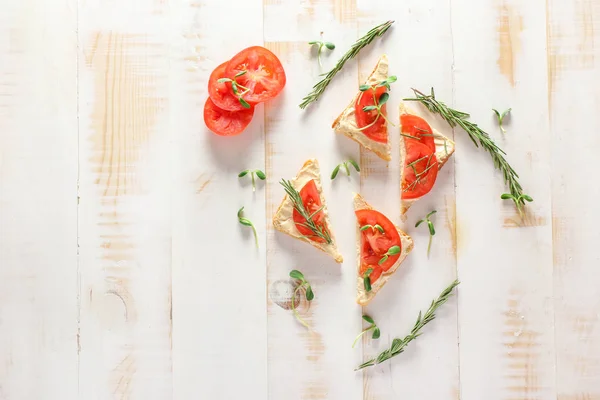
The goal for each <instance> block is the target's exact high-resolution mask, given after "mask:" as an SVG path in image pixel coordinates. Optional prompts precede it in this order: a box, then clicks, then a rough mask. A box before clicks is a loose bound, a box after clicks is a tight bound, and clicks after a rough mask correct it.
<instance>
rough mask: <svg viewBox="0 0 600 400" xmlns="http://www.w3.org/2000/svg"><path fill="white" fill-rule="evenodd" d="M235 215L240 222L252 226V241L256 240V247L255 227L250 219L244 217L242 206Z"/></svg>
mask: <svg viewBox="0 0 600 400" xmlns="http://www.w3.org/2000/svg"><path fill="white" fill-rule="evenodd" d="M237 217H238V221H239V223H240V224H242V225H244V226H249V227H250V228H252V232H253V233H254V241H255V242H256V248H258V234H257V233H256V228H255V227H254V224H253V223H252V221H250V220H249V219H248V218H245V217H244V207H242V208H240V209H239V210H238V212H237Z"/></svg>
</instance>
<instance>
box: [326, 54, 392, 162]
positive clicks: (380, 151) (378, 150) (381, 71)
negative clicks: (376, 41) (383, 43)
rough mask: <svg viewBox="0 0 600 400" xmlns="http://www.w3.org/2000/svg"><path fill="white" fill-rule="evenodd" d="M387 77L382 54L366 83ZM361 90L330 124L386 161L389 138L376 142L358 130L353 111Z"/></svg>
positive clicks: (384, 57) (389, 153)
mask: <svg viewBox="0 0 600 400" xmlns="http://www.w3.org/2000/svg"><path fill="white" fill-rule="evenodd" d="M387 77H388V58H387V56H386V55H385V54H384V55H382V56H381V57H380V58H379V61H377V65H375V68H374V69H373V72H371V75H369V77H368V78H367V80H366V82H365V84H366V85H374V84H376V83H378V82H381V81H382V80H384V79H386V78H387ZM360 93H361V92H358V93H357V94H356V96H354V98H353V99H352V101H351V102H350V104H348V106H347V107H346V108H345V109H344V111H342V113H341V114H340V115H339V116H338V117H337V118H336V120H335V121H334V122H333V125H332V126H331V127H332V128H333V129H334V131H335V132H336V133H341V134H344V135H346V136H347V137H349V138H350V139H352V140H354V141H355V142H357V143H359V144H360V145H361V146H363V147H364V148H365V149H368V150H370V151H372V152H374V153H375V154H377V155H378V156H379V157H381V158H383V159H384V160H386V161H390V160H391V159H392V153H391V146H390V142H389V140H388V141H387V143H381V142H376V141H374V140H372V139H370V138H369V137H368V136H366V135H365V134H364V133H363V132H362V131H360V130H359V128H358V125H357V124H356V117H355V113H354V105H355V104H356V100H357V99H358V96H359V95H360ZM383 126H384V129H385V133H386V135H387V133H388V132H387V124H384V125H383Z"/></svg>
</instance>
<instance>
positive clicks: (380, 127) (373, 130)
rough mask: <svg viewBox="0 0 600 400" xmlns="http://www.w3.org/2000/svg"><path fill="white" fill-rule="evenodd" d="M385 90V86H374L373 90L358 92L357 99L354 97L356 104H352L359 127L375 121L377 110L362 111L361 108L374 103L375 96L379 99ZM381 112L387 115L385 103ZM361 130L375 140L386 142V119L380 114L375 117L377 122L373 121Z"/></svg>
mask: <svg viewBox="0 0 600 400" xmlns="http://www.w3.org/2000/svg"><path fill="white" fill-rule="evenodd" d="M386 91H387V90H386V88H385V87H384V86H381V87H378V88H375V90H373V89H369V90H366V91H364V92H361V93H360V95H359V96H358V99H356V104H355V105H354V113H355V115H356V125H358V127H359V128H364V127H365V126H369V125H370V124H373V121H375V119H376V118H377V110H371V111H363V108H364V107H367V106H373V105H375V98H376V99H377V100H379V97H380V96H381V95H382V94H383V93H385V92H386ZM373 95H375V96H373ZM381 112H382V113H383V115H385V116H386V117H387V104H384V105H383V106H382V107H381ZM361 132H362V133H364V134H365V136H367V137H368V138H370V139H372V140H374V141H376V142H381V143H387V141H388V132H387V125H386V121H385V119H384V118H383V117H381V116H379V118H377V122H375V123H374V124H373V125H372V126H369V127H368V128H366V129H363V130H361Z"/></svg>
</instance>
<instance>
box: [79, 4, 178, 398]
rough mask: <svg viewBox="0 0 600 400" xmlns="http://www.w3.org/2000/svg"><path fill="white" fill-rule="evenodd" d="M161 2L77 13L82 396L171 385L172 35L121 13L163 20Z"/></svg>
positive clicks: (152, 393)
mask: <svg viewBox="0 0 600 400" xmlns="http://www.w3.org/2000/svg"><path fill="white" fill-rule="evenodd" d="M157 7H158V8H157ZM160 7H161V6H160V5H149V4H146V5H141V4H140V5H137V6H132V5H118V4H116V3H115V4H106V3H103V4H100V2H98V3H96V2H92V1H88V2H86V3H85V4H84V5H83V6H82V7H81V9H80V13H79V16H80V26H81V29H80V31H79V44H80V46H79V49H80V54H79V61H80V62H79V66H78V67H79V84H80V85H79V114H80V126H79V130H80V139H79V153H80V171H79V179H80V197H81V198H80V203H79V244H80V276H81V278H80V279H81V280H80V292H81V309H80V321H81V323H80V347H81V350H80V367H79V370H80V386H79V395H80V397H81V398H86V399H107V398H117V399H142V398H149V397H154V398H162V399H170V398H172V393H173V390H172V378H171V370H172V362H171V329H172V326H171V201H170V194H169V191H168V190H166V189H168V188H170V186H171V183H170V180H171V175H170V168H169V163H170V157H171V156H170V152H168V151H166V152H165V151H163V149H165V148H167V149H168V143H169V142H170V140H171V137H170V130H169V129H168V118H167V117H168V114H167V113H166V109H167V107H168V98H167V96H168V93H169V91H168V88H169V86H168V72H169V71H168V59H167V55H168V44H167V42H166V41H165V38H164V37H161V36H160V35H159V33H160V32H162V31H161V30H160V29H158V28H157V29H156V31H152V30H151V29H143V28H141V25H140V26H138V27H137V29H136V27H135V26H130V27H124V26H122V24H121V21H119V19H120V18H122V19H123V20H126V19H127V18H140V19H142V18H147V20H148V21H149V22H150V21H152V22H153V23H154V24H157V23H160V21H161V20H162V18H163V16H162V15H161V14H157V13H156V11H157V10H159V9H160ZM110 15H119V17H117V18H115V19H114V20H113V19H111V18H109V16H110Z"/></svg>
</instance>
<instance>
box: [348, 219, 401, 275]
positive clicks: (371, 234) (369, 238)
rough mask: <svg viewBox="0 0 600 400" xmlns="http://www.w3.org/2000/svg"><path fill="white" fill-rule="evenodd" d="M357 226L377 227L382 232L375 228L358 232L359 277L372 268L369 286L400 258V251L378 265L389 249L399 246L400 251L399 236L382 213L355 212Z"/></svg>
mask: <svg viewBox="0 0 600 400" xmlns="http://www.w3.org/2000/svg"><path fill="white" fill-rule="evenodd" d="M355 214H356V219H357V221H358V224H359V226H361V227H363V226H366V225H371V226H372V227H375V225H379V226H380V227H381V228H382V229H383V232H381V231H380V230H379V229H376V228H368V229H365V230H363V231H361V232H360V234H361V235H360V236H361V237H360V246H361V247H360V271H359V273H360V276H361V277H362V276H363V274H364V273H365V272H366V271H367V270H368V269H369V268H372V269H373V272H372V273H371V275H369V278H370V279H371V284H373V283H374V282H376V281H377V279H379V277H380V276H381V274H382V273H383V272H385V271H388V270H389V269H390V268H391V267H392V266H393V265H394V264H395V263H396V261H398V258H399V257H400V254H401V251H400V252H398V254H396V255H391V256H389V257H388V258H387V260H385V261H384V262H382V263H381V264H379V262H380V261H381V259H382V258H383V257H384V256H385V254H386V253H387V252H388V250H389V249H390V248H391V247H394V246H399V247H400V250H402V242H401V240H400V235H399V234H398V230H397V229H396V227H395V226H394V224H393V223H392V222H391V221H390V220H389V219H388V218H387V217H386V216H385V215H383V214H382V213H380V212H379V211H375V210H357V211H356V212H355Z"/></svg>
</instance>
